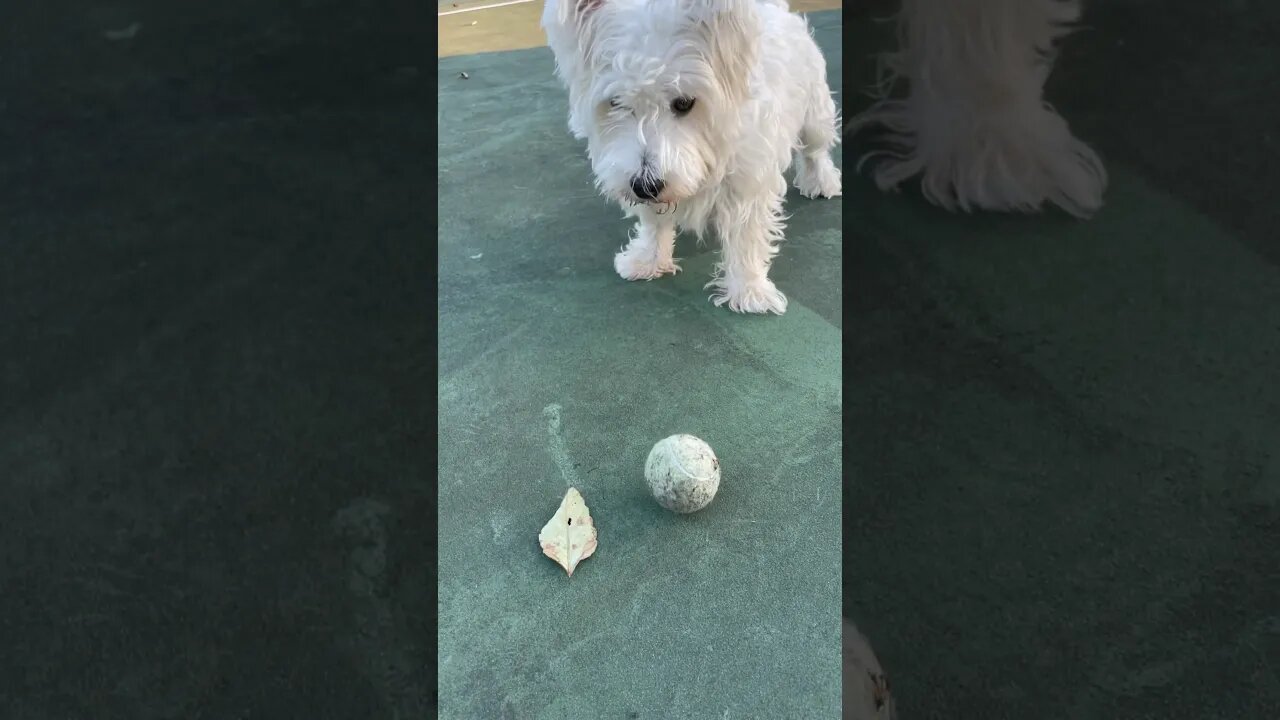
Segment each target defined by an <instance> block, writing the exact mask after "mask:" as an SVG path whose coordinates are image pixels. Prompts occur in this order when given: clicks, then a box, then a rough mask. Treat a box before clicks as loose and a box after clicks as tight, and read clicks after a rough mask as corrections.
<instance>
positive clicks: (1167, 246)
mask: <svg viewBox="0 0 1280 720" xmlns="http://www.w3.org/2000/svg"><path fill="white" fill-rule="evenodd" d="M879 4H881V5H884V3H879ZM1086 6H1088V14H1087V16H1086V18H1085V23H1084V29H1083V30H1082V31H1081V32H1080V33H1079V34H1078V35H1077V36H1073V37H1072V38H1071V39H1070V40H1069V41H1068V42H1067V43H1066V47H1065V48H1064V53H1063V56H1062V58H1061V60H1060V63H1059V65H1058V68H1057V70H1055V72H1054V75H1053V77H1052V79H1051V82H1050V85H1049V88H1048V97H1049V99H1050V101H1052V102H1053V103H1054V104H1055V106H1057V107H1058V108H1059V109H1060V110H1061V111H1062V112H1063V114H1064V116H1065V117H1066V118H1068V120H1069V121H1070V122H1071V125H1072V128H1073V129H1074V130H1075V131H1076V132H1077V133H1078V134H1079V135H1080V137H1082V138H1083V139H1085V140H1086V141H1088V142H1089V143H1091V144H1092V145H1094V147H1096V148H1097V149H1098V150H1099V152H1100V153H1101V154H1102V156H1103V159H1104V162H1106V164H1107V166H1108V169H1109V171H1110V173H1111V178H1112V180H1111V186H1110V188H1109V190H1108V193H1107V196H1106V207H1105V208H1104V209H1103V210H1102V211H1101V212H1100V213H1099V214H1098V215H1097V216H1096V217H1095V218H1093V219H1092V220H1089V221H1087V222H1077V221H1074V220H1071V219H1068V218H1066V217H1064V216H1063V215H1062V214H1061V213H1054V212H1051V213H1047V214H1044V215H1039V216H1035V217H1025V218H1023V217H1000V216H995V215H991V214H975V215H973V216H966V215H963V214H949V213H945V212H943V211H940V210H937V209H935V208H932V207H930V206H929V205H927V204H925V203H924V202H923V201H922V200H921V198H920V197H919V193H918V192H916V191H915V190H914V189H912V190H907V191H905V192H903V193H902V194H898V195H894V194H884V193H880V192H877V191H876V190H875V189H874V188H873V187H871V186H870V183H869V182H867V181H866V180H865V179H858V180H855V179H853V178H850V179H849V180H848V181H847V182H846V184H845V187H846V204H845V212H846V216H845V220H846V227H847V228H848V230H847V231H846V235H845V243H846V246H847V247H848V248H850V249H851V252H850V258H849V262H850V268H851V271H850V277H849V280H848V282H847V283H846V286H845V295H846V297H847V298H848V299H849V303H850V305H849V313H850V317H849V322H848V325H847V328H846V329H847V330H848V332H847V334H846V337H847V338H848V345H847V346H846V357H847V358H849V361H850V362H849V364H848V365H847V366H846V374H845V378H846V393H847V395H848V402H847V403H846V406H845V422H846V424H847V426H848V427H849V428H850V431H849V438H850V440H849V445H850V447H849V452H848V456H847V457H848V458H849V463H848V470H849V472H848V473H847V476H846V487H845V498H846V519H845V522H846V527H845V530H846V534H845V548H846V555H845V561H846V585H845V593H844V602H845V608H846V611H847V612H848V614H849V616H850V617H852V618H853V619H854V620H855V621H856V622H857V623H858V626H859V628H860V629H861V630H862V631H864V632H865V633H866V634H867V635H868V636H869V637H870V639H871V641H872V643H873V645H874V647H875V650H876V653H877V655H878V656H879V659H880V661H881V663H882V664H883V665H884V668H885V670H886V672H888V674H889V676H890V677H891V679H892V685H893V689H894V694H895V695H896V696H897V701H898V709H899V712H900V714H901V716H902V717H903V718H913V719H916V720H919V719H921V718H930V719H936V720H953V719H955V718H984V719H992V720H994V719H997V718H1001V719H1004V718H1007V719H1009V720H1027V719H1029V718H1035V719H1037V720H1052V719H1061V720H1068V719H1070V720H1079V719H1093V718H1097V719H1099V720H1102V719H1105V720H1114V719H1118V718H1123V719H1125V720H1140V719H1149V720H1208V719H1217V720H1245V719H1248V720H1264V719H1270V718H1275V717H1280V663H1277V660H1276V659H1277V658H1280V384H1278V383H1277V377H1278V375H1277V373H1278V372H1280V370H1278V369H1280V267H1278V265H1277V259H1280V252H1278V251H1280V242H1278V241H1277V240H1278V239H1280V235H1277V234H1276V231H1275V228H1276V226H1277V222H1278V221H1280V205H1277V204H1276V203H1275V202H1274V201H1273V199H1272V197H1273V195H1274V193H1275V189H1276V187H1277V185H1276V179H1277V175H1276V170H1277V168H1280V164H1277V163H1276V162H1275V160H1276V157H1277V153H1276V150H1275V145H1274V137H1275V136H1274V134H1273V133H1274V132H1275V128H1276V127H1277V126H1278V125H1277V123H1278V122H1280V96H1277V95H1276V94H1275V93H1266V92H1262V91H1261V89H1262V88H1270V87H1276V85H1277V82H1280V63H1278V62H1277V61H1276V58H1277V57H1280V55H1277V54H1276V44H1275V37H1276V34H1275V28H1276V27H1277V20H1280V12H1277V7H1276V6H1273V5H1266V4H1263V3H1247V2H1234V3H1222V4H1214V5H1212V6H1211V5H1207V4H1204V3H1192V2H1167V3H1156V2H1152V1H1151V0H1108V1H1105V2H1096V3H1086ZM851 14H852V13H851ZM877 14H879V13H877ZM849 23H850V27H851V29H852V30H853V32H854V37H853V38H852V39H850V40H849V41H847V42H848V43H849V45H850V47H853V46H854V44H855V43H856V44H857V46H858V47H860V48H863V49H864V51H865V52H864V53H863V54H862V56H865V54H869V53H870V52H871V51H872V50H874V49H875V48H877V47H881V46H883V44H884V43H885V41H886V40H887V38H886V36H885V35H886V33H887V32H888V31H889V30H890V28H887V27H884V26H876V25H874V24H873V23H871V22H870V19H869V18H868V17H866V16H861V17H858V18H856V19H855V18H851V19H850V20H849ZM851 59H852V56H851ZM859 59H861V58H859ZM848 72H849V73H850V75H851V76H853V77H854V78H855V79H857V80H858V81H859V82H865V81H867V80H869V79H870V74H871V64H870V63H869V62H855V63H852V64H851V66H850V68H849V70H848ZM850 97H851V99H850V101H849V103H848V104H847V107H850V108H851V111H852V110H856V109H857V108H860V107H862V106H863V104H864V103H865V100H863V99H862V98H858V99H857V100H853V99H852V95H850ZM848 148H849V150H850V151H852V152H857V151H858V150H860V149H863V148H865V145H862V144H860V142H850V143H849V145H848ZM846 164H847V165H850V166H851V165H852V161H849V162H847V163H846Z"/></svg>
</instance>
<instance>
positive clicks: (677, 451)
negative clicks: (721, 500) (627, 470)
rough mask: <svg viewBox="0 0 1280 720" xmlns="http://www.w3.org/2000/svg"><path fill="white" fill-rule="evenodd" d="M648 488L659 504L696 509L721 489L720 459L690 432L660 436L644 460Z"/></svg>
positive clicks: (688, 510)
mask: <svg viewBox="0 0 1280 720" xmlns="http://www.w3.org/2000/svg"><path fill="white" fill-rule="evenodd" d="M644 479H645V480H647V481H648V482H649V491H650V492H652V493H653V498H654V499H655V500H657V501H658V504H659V505H661V506H662V507H664V508H666V509H668V510H671V511H673V512H678V513H691V512H697V511H699V510H701V509H702V508H704V507H706V506H707V505H710V504H711V500H712V499H713V498H715V496H716V490H719V489H720V461H719V460H717V459H716V454H715V452H713V451H712V450H711V446H710V445H708V444H706V443H705V442H703V441H702V440H700V439H699V438H696V437H694V436H692V435H672V436H671V437H669V438H666V439H664V440H659V441H658V443H657V444H656V445H654V446H653V449H652V450H650V451H649V459H648V460H646V461H645V464H644Z"/></svg>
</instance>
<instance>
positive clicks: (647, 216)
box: [613, 205, 680, 280]
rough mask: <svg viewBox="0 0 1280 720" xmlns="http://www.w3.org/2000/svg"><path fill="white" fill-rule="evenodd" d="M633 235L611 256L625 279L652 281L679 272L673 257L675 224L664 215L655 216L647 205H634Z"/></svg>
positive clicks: (654, 212)
mask: <svg viewBox="0 0 1280 720" xmlns="http://www.w3.org/2000/svg"><path fill="white" fill-rule="evenodd" d="M635 214H636V216H637V217H638V218H639V222H637V223H636V227H635V234H633V235H632V236H631V241H630V242H628V243H627V246H626V247H625V248H623V249H622V250H620V251H618V254H617V255H614V256H613V269H614V270H617V271H618V275H620V276H621V277H623V278H624V279H627V280H653V279H654V278H659V277H662V276H663V275H669V274H670V275H674V274H675V273H678V272H680V266H679V265H677V264H676V259H675V257H674V255H675V250H676V224H675V220H674V219H673V218H672V217H671V216H670V215H669V214H668V215H659V214H658V213H657V212H656V211H655V210H653V209H652V208H650V207H649V206H647V205H642V206H640V207H638V208H636V211H635Z"/></svg>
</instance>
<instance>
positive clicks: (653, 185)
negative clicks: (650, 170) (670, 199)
mask: <svg viewBox="0 0 1280 720" xmlns="http://www.w3.org/2000/svg"><path fill="white" fill-rule="evenodd" d="M664 187H666V184H665V183H663V182H662V181H661V180H659V179H657V178H652V177H649V176H647V175H637V176H635V177H633V178H631V192H633V193H635V194H636V197H638V198H640V199H641V200H657V199H658V195H659V194H660V193H661V192H662V188H664Z"/></svg>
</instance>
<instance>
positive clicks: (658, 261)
mask: <svg viewBox="0 0 1280 720" xmlns="http://www.w3.org/2000/svg"><path fill="white" fill-rule="evenodd" d="M613 269H614V270H617V271H618V275H619V276H621V277H622V278H623V279H624V280H653V279H655V278H660V277H662V276H663V275H674V274H676V273H678V272H680V266H679V265H677V264H676V261H675V258H659V257H656V256H655V255H654V253H653V251H651V250H641V251H638V252H637V251H632V250H630V249H626V250H622V251H620V252H619V253H618V254H617V255H614V256H613Z"/></svg>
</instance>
